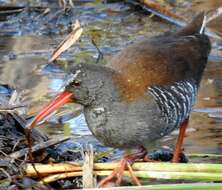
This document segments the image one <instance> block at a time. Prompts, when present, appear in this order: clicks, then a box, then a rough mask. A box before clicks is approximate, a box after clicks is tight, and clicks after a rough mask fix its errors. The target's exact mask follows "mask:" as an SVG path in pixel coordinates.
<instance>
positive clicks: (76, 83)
mask: <svg viewBox="0 0 222 190" xmlns="http://www.w3.org/2000/svg"><path fill="white" fill-rule="evenodd" d="M72 85H73V86H76V87H79V86H80V82H78V81H73V83H72Z"/></svg>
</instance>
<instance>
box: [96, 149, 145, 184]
mask: <svg viewBox="0 0 222 190" xmlns="http://www.w3.org/2000/svg"><path fill="white" fill-rule="evenodd" d="M145 155H146V150H145V149H144V148H140V149H139V151H138V152H137V153H134V154H130V155H127V156H124V157H123V158H122V159H121V160H120V162H119V164H118V166H117V167H116V168H115V169H114V170H113V172H112V173H111V174H110V175H109V176H107V177H106V178H104V179H103V180H101V181H100V182H99V184H98V187H107V186H110V184H112V183H114V184H115V186H120V183H121V181H122V178H123V174H124V170H125V169H126V168H127V169H128V172H129V175H130V177H131V179H132V180H133V181H134V183H135V184H136V185H137V186H141V183H140V181H139V179H138V178H137V177H136V175H135V174H134V172H133V169H132V167H131V164H132V163H133V162H134V161H135V160H137V159H141V158H144V156H145Z"/></svg>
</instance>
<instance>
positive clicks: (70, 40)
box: [48, 20, 83, 63]
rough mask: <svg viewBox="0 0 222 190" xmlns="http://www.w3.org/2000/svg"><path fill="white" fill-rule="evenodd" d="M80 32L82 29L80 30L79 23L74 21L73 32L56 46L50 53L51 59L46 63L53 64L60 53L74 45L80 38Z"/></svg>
mask: <svg viewBox="0 0 222 190" xmlns="http://www.w3.org/2000/svg"><path fill="white" fill-rule="evenodd" d="M82 32H83V29H82V28H81V26H80V23H79V21H78V20H76V22H75V25H74V28H73V31H72V32H71V33H70V34H68V36H67V37H66V38H65V39H64V40H63V41H62V42H61V43H60V44H59V45H58V47H57V48H56V49H55V50H54V52H53V53H52V55H51V58H50V59H49V60H48V62H49V63H51V62H53V61H54V60H55V59H57V58H58V57H59V56H60V55H61V53H63V52H64V51H66V50H67V49H68V48H70V47H71V46H72V45H73V44H74V43H76V42H77V40H78V39H79V38H80V36H81V34H82Z"/></svg>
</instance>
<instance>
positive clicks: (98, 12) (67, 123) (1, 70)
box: [0, 3, 222, 155]
mask: <svg viewBox="0 0 222 190" xmlns="http://www.w3.org/2000/svg"><path fill="white" fill-rule="evenodd" d="M59 11H60V12H59ZM42 12H44V10H39V9H38V10H35V9H32V10H25V11H23V12H21V13H19V14H16V15H12V16H10V17H7V20H5V21H1V22H0V83H2V84H9V85H10V86H13V87H15V88H17V89H19V90H20V91H22V90H26V91H27V93H26V103H27V104H28V109H27V110H28V115H29V116H31V115H34V114H36V113H37V112H38V110H40V108H41V107H42V106H43V105H44V104H45V103H46V102H48V101H49V100H50V99H51V98H52V97H54V96H55V95H56V93H57V92H58V91H59V90H60V88H61V87H62V86H63V82H64V79H65V77H66V72H67V71H68V70H69V68H70V67H71V66H72V65H73V64H77V63H80V62H85V63H89V64H90V63H95V62H96V59H97V57H98V51H97V49H96V48H95V46H94V45H93V44H92V42H91V41H92V39H93V40H94V41H95V42H96V44H97V46H98V47H99V49H100V50H101V51H102V52H103V54H104V56H105V57H107V58H108V57H109V56H111V55H113V54H115V53H116V52H118V51H119V50H120V49H122V48H124V47H126V46H127V44H130V43H132V42H134V41H136V40H137V39H139V38H141V37H144V36H146V37H149V36H153V35H157V34H160V33H162V32H164V31H167V30H170V29H173V30H174V29H175V26H173V25H170V24H169V23H167V22H165V21H163V20H161V19H158V18H156V17H150V15H146V14H143V13H139V12H138V11H136V10H134V9H131V8H130V7H129V6H127V5H125V4H122V3H113V4H92V3H88V4H82V5H78V6H76V7H75V8H73V9H72V10H70V11H67V12H66V13H63V12H61V9H59V8H52V9H51V12H50V13H48V14H46V15H43V13H42ZM75 19H79V21H80V22H81V24H82V25H83V28H84V34H83V36H82V37H81V41H80V42H78V43H77V44H76V45H74V46H72V47H71V48H70V49H69V50H68V51H67V52H65V53H64V54H62V56H61V57H60V58H59V59H58V61H57V63H53V64H50V65H47V60H48V59H49V57H50V55H51V53H52V51H53V49H54V48H55V47H56V46H57V45H58V43H59V42H60V41H61V40H62V39H63V38H64V37H65V36H66V34H67V33H68V31H69V27H70V25H71V23H72V22H74V21H75ZM217 55H219V56H222V52H220V51H219V52H218V51H217ZM70 107H71V108H72V109H71V111H69V108H70ZM215 108H217V109H215ZM41 128H42V130H45V131H47V132H48V133H49V134H51V135H57V134H60V135H62V134H65V135H70V134H71V135H72V136H73V139H74V140H75V142H78V143H80V144H81V143H86V142H87V143H93V144H96V145H97V148H98V149H100V148H101V150H110V149H107V148H106V147H103V146H102V145H100V143H99V142H97V141H96V140H95V138H94V137H93V136H92V135H91V133H90V131H89V130H88V128H87V124H86V123H85V119H84V115H83V114H82V113H81V108H80V107H79V106H78V105H75V106H66V107H65V108H63V109H62V112H60V114H59V113H58V114H56V115H55V116H53V117H52V118H50V119H48V120H47V122H46V123H45V124H41ZM176 136H177V131H175V132H173V134H172V135H171V136H168V137H165V138H164V139H162V140H161V142H158V143H157V145H156V147H154V148H157V149H158V148H159V147H160V146H161V145H167V146H169V147H171V148H173V146H174V143H175V139H176ZM221 139H222V62H220V61H215V62H209V63H208V66H207V69H206V71H205V74H204V77H203V80H202V82H201V88H200V90H199V95H198V99H197V103H196V105H195V107H194V110H193V112H192V114H191V118H190V123H189V128H188V131H187V136H186V139H185V144H184V149H185V151H186V152H189V153H221V152H222V140H221ZM118 153H119V152H118V151H117V152H115V154H116V155H118Z"/></svg>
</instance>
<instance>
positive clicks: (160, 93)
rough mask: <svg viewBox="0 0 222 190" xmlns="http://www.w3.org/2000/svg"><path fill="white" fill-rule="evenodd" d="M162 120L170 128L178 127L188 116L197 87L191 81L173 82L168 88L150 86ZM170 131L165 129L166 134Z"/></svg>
mask: <svg viewBox="0 0 222 190" xmlns="http://www.w3.org/2000/svg"><path fill="white" fill-rule="evenodd" d="M148 90H149V92H150V93H151V94H152V95H153V96H154V98H155V100H156V102H157V104H158V106H159V108H160V110H161V114H162V116H163V118H164V119H165V122H166V123H167V124H170V125H169V126H170V128H171V127H172V128H175V127H178V126H179V125H180V124H181V122H183V121H184V120H185V119H187V117H188V116H189V113H190V111H191V109H192V106H193V104H194V102H195V99H196V95H197V85H196V84H195V83H194V82H192V81H181V82H175V83H174V84H173V85H170V86H168V87H163V86H151V87H149V89H148ZM168 130H171V129H169V128H167V127H166V132H167V131H168Z"/></svg>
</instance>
